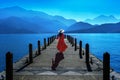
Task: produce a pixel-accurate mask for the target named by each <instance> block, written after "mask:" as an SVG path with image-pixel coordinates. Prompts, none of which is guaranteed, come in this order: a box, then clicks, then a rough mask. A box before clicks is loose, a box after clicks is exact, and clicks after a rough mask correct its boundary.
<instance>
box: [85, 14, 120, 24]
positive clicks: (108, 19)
mask: <svg viewBox="0 0 120 80" xmlns="http://www.w3.org/2000/svg"><path fill="white" fill-rule="evenodd" d="M84 22H87V23H90V24H105V23H118V22H120V19H117V18H115V17H114V16H113V15H110V16H105V15H100V16H98V17H96V18H94V19H86V20H85V21H84Z"/></svg>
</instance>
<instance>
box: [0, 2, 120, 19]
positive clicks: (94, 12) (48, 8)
mask: <svg viewBox="0 0 120 80" xmlns="http://www.w3.org/2000/svg"><path fill="white" fill-rule="evenodd" d="M10 6H20V7H23V8H25V9H32V10H39V11H43V12H46V13H48V14H50V15H61V16H64V17H66V18H73V19H76V20H85V19H87V18H94V17H96V16H98V15H114V16H115V17H117V18H119V17H120V0H0V7H1V8H2V7H10Z"/></svg>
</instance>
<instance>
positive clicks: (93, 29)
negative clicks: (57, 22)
mask: <svg viewBox="0 0 120 80" xmlns="http://www.w3.org/2000/svg"><path fill="white" fill-rule="evenodd" d="M76 24H78V25H77V26H76ZM73 25H74V26H71V27H70V28H71V29H69V28H68V30H67V32H68V33H120V22H119V23H107V24H102V25H88V23H84V25H88V28H86V29H85V28H81V25H80V24H79V22H78V23H75V24H73ZM84 25H82V27H84Z"/></svg>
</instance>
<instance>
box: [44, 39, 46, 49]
mask: <svg viewBox="0 0 120 80" xmlns="http://www.w3.org/2000/svg"><path fill="white" fill-rule="evenodd" d="M44 49H46V39H45V38H44Z"/></svg>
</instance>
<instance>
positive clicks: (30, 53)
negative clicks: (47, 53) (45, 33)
mask: <svg viewBox="0 0 120 80" xmlns="http://www.w3.org/2000/svg"><path fill="white" fill-rule="evenodd" d="M32 62H33V58H32V44H29V63H32Z"/></svg>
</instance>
